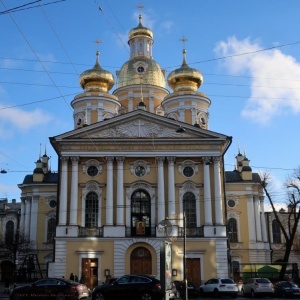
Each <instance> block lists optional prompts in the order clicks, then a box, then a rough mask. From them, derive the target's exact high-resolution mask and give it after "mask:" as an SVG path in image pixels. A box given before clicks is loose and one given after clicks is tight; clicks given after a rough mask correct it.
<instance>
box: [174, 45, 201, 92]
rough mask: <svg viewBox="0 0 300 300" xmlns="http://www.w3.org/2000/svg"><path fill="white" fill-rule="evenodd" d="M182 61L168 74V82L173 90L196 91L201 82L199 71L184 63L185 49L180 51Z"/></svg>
mask: <svg viewBox="0 0 300 300" xmlns="http://www.w3.org/2000/svg"><path fill="white" fill-rule="evenodd" d="M182 53H183V62H182V65H181V67H180V68H178V69H176V70H174V71H172V72H171V73H170V74H169V76H168V84H169V86H170V88H171V89H172V90H173V91H174V92H179V91H197V89H198V88H199V87H200V86H201V85H202V83H203V75H202V73H201V72H200V71H198V70H197V69H194V68H190V67H189V66H188V64H187V63H186V50H185V49H184V50H183V51H182Z"/></svg>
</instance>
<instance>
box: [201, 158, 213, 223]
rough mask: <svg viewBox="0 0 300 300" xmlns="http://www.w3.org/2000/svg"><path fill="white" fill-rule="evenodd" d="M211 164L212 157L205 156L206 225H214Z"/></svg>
mask: <svg viewBox="0 0 300 300" xmlns="http://www.w3.org/2000/svg"><path fill="white" fill-rule="evenodd" d="M209 166H210V157H203V176H204V212H205V215H204V221H205V225H212V211H211V192H210V174H209V173H210V172H209Z"/></svg>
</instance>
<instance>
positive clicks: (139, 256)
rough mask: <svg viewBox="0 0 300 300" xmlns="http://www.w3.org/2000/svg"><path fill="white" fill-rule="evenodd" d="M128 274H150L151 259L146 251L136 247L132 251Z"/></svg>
mask: <svg viewBox="0 0 300 300" xmlns="http://www.w3.org/2000/svg"><path fill="white" fill-rule="evenodd" d="M130 274H152V257H151V253H150V251H149V250H148V249H146V248H144V247H138V248H136V249H134V250H133V251H132V253H131V255H130Z"/></svg>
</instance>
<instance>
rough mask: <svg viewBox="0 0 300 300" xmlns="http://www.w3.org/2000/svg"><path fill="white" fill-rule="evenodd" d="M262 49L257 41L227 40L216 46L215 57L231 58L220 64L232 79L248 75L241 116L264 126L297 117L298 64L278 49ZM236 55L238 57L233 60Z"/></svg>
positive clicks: (299, 109)
mask: <svg viewBox="0 0 300 300" xmlns="http://www.w3.org/2000/svg"><path fill="white" fill-rule="evenodd" d="M263 48H264V47H263V46H261V45H260V44H259V41H258V40H255V41H251V39H250V38H247V39H244V40H238V39H237V38H236V37H230V38H228V39H227V41H221V42H219V43H218V44H217V46H216V48H215V52H216V54H217V55H218V56H221V57H222V56H231V55H233V57H231V58H228V59H224V60H221V64H222V66H223V67H225V68H226V69H227V70H228V71H229V73H230V74H232V75H245V74H247V75H250V76H251V83H250V94H251V95H250V97H249V99H248V101H247V103H246V105H245V108H244V109H243V111H242V113H241V114H242V116H243V117H245V118H248V119H251V120H252V121H253V122H258V123H262V124H267V123H268V122H270V121H271V119H272V118H275V117H276V116H277V115H279V114H280V115H289V114H298V113H300V88H299V81H297V80H296V79H297V78H300V63H299V62H297V61H296V60H295V58H294V57H292V56H290V55H287V54H284V53H283V52H281V51H280V50H278V49H273V50H268V51H259V52H256V53H252V54H246V55H237V54H241V53H248V52H255V51H258V50H260V49H263ZM234 55H237V56H234Z"/></svg>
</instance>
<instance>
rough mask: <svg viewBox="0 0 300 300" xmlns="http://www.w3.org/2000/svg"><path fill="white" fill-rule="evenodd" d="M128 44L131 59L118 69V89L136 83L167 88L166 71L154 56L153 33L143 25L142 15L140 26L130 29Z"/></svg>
mask: <svg viewBox="0 0 300 300" xmlns="http://www.w3.org/2000/svg"><path fill="white" fill-rule="evenodd" d="M128 44H129V47H130V59H129V60H128V61H127V62H125V63H124V64H123V66H122V68H121V69H120V70H119V71H117V77H118V80H117V84H116V85H117V89H118V88H122V87H125V86H130V85H136V84H138V85H140V84H149V85H155V86H158V87H162V88H166V78H165V71H164V70H162V68H161V67H160V65H159V64H158V63H157V62H156V61H155V60H153V58H152V45H153V33H152V31H151V30H150V29H149V28H147V27H145V26H143V24H142V16H141V15H139V24H138V26H137V27H135V28H133V29H131V30H130V31H129V34H128Z"/></svg>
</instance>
